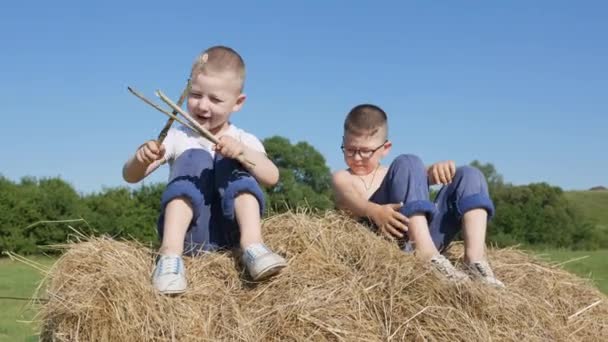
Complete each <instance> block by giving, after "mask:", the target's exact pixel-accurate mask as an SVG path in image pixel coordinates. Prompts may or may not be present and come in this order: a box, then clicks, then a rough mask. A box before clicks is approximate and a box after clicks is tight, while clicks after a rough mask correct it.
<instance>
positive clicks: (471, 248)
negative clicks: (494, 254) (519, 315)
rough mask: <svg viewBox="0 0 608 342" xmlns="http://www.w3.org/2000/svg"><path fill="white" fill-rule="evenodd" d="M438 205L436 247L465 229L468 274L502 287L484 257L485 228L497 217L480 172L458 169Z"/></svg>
mask: <svg viewBox="0 0 608 342" xmlns="http://www.w3.org/2000/svg"><path fill="white" fill-rule="evenodd" d="M435 202H436V204H437V208H438V210H437V215H436V216H435V218H434V219H433V221H432V222H431V229H430V231H431V235H432V238H433V241H434V243H435V245H437V246H438V247H437V248H439V249H440V250H443V249H445V248H446V247H447V246H448V245H449V243H450V242H451V241H452V240H453V239H454V237H455V236H456V234H457V233H458V232H459V231H460V230H461V229H462V236H463V240H464V245H465V264H466V265H467V268H468V271H469V273H471V274H472V275H473V276H474V277H476V278H479V279H481V280H482V281H484V282H486V283H488V284H491V285H495V286H498V287H503V286H504V285H503V284H502V282H500V280H498V279H496V277H495V276H494V273H493V272H492V269H491V268H490V266H489V264H488V263H487V261H486V258H485V238H486V228H487V222H488V220H489V218H491V217H492V216H493V215H494V204H493V203H492V200H491V199H490V196H489V193H488V186H487V183H486V180H485V178H484V176H483V174H482V173H481V171H479V170H478V169H476V168H474V167H471V166H463V167H459V168H458V169H457V170H456V175H455V176H454V179H453V180H452V182H451V183H450V184H449V185H448V186H445V187H443V188H442V189H441V191H440V192H439V194H438V195H437V199H436V201H435Z"/></svg>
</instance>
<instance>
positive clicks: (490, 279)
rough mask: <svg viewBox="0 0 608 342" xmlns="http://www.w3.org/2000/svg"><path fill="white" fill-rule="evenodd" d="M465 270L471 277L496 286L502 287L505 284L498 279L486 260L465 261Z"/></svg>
mask: <svg viewBox="0 0 608 342" xmlns="http://www.w3.org/2000/svg"><path fill="white" fill-rule="evenodd" d="M466 265H467V271H468V273H469V274H470V275H471V277H472V278H473V279H477V280H480V281H481V282H482V283H485V284H487V285H491V286H494V287H498V288H501V289H502V288H504V287H505V284H504V283H503V282H502V281H500V280H498V279H497V278H496V276H495V275H494V272H493V271H492V268H491V267H490V264H488V262H487V261H485V260H484V261H475V262H471V263H467V264H466Z"/></svg>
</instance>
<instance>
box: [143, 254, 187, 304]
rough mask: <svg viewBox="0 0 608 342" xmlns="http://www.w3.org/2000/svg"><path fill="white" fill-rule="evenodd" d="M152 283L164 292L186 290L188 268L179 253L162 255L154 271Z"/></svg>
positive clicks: (171, 292) (172, 292) (174, 292)
mask: <svg viewBox="0 0 608 342" xmlns="http://www.w3.org/2000/svg"><path fill="white" fill-rule="evenodd" d="M152 285H154V288H155V289H156V290H158V292H160V293H162V294H177V293H183V292H185V291H186V287H187V286H188V282H187V281H186V270H185V269H184V260H183V259H182V257H181V256H179V255H161V256H160V257H159V258H158V261H157V262H156V267H155V268H154V273H152Z"/></svg>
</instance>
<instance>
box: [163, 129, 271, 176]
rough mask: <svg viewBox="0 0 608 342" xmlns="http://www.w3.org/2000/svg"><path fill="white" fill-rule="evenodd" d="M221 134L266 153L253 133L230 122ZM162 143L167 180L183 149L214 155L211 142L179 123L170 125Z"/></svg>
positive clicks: (171, 174)
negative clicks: (167, 169) (174, 125)
mask: <svg viewBox="0 0 608 342" xmlns="http://www.w3.org/2000/svg"><path fill="white" fill-rule="evenodd" d="M222 135H227V136H230V137H233V138H235V139H236V140H238V141H240V142H241V143H243V144H244V145H245V146H247V147H249V148H251V149H253V150H255V151H259V152H262V153H266V150H265V149H264V145H263V144H262V142H261V141H260V140H259V139H258V138H256V136H255V135H253V134H251V133H248V132H245V131H244V130H242V129H240V128H238V127H236V126H235V125H232V124H231V125H230V126H228V129H227V130H226V131H225V132H224V133H223V134H222ZM163 145H164V146H165V162H168V163H169V166H170V172H169V181H171V179H173V174H174V172H175V170H173V161H174V160H175V159H176V158H177V157H179V156H180V155H181V154H182V153H184V151H187V150H191V149H202V150H205V151H207V152H209V154H211V157H215V150H214V149H213V143H211V142H210V141H209V140H207V139H205V138H203V137H201V136H200V135H199V134H198V133H196V132H194V131H192V130H191V129H190V128H188V127H185V126H181V125H180V126H178V127H177V128H173V127H172V128H171V129H170V130H169V132H167V137H166V138H165V140H164V141H163Z"/></svg>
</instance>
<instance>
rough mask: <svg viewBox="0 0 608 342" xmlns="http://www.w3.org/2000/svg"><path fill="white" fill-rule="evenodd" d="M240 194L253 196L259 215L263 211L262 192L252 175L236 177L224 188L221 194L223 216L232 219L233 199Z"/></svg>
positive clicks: (233, 211) (233, 210)
mask: <svg viewBox="0 0 608 342" xmlns="http://www.w3.org/2000/svg"><path fill="white" fill-rule="evenodd" d="M241 194H249V195H251V196H253V197H254V198H255V199H256V200H257V202H258V205H259V210H260V216H262V214H263V213H264V193H263V192H262V188H260V185H259V184H258V182H256V181H255V179H254V178H253V177H244V178H240V179H237V180H235V181H233V182H231V183H230V184H228V186H227V187H226V189H224V193H223V196H222V213H223V215H224V217H226V218H228V219H230V220H232V219H234V214H235V200H236V198H237V197H238V196H239V195H241Z"/></svg>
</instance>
